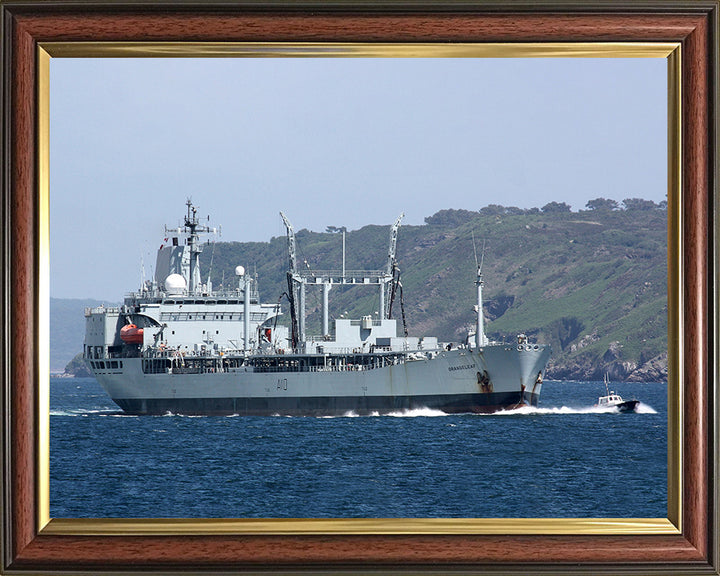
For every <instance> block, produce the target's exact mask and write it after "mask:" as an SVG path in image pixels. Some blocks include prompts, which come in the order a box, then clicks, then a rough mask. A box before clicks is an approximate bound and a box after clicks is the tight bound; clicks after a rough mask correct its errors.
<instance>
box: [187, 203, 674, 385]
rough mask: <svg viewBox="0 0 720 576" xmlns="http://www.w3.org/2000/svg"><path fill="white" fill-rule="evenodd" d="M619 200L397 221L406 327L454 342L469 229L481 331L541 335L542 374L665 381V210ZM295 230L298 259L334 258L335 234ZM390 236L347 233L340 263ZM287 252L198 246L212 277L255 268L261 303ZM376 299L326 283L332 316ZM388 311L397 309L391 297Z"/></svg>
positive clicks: (273, 246)
mask: <svg viewBox="0 0 720 576" xmlns="http://www.w3.org/2000/svg"><path fill="white" fill-rule="evenodd" d="M623 205H624V208H623V209H620V208H618V207H617V203H615V202H613V201H612V200H604V199H598V200H596V201H592V202H590V203H588V208H589V209H588V210H583V211H579V212H570V211H569V207H567V206H566V205H564V204H557V203H550V204H548V205H546V206H545V207H543V209H542V210H538V209H533V210H522V209H518V208H506V207H502V206H498V205H491V206H487V207H485V208H483V209H481V210H480V211H478V212H471V211H467V210H443V211H441V212H438V213H437V214H435V215H433V216H430V217H428V218H426V223H425V224H424V225H422V226H404V227H401V228H400V234H399V237H398V245H397V261H398V265H399V267H400V269H401V280H402V284H403V295H404V308H405V315H406V321H407V325H408V330H409V332H410V334H416V335H422V334H429V335H437V336H438V337H439V338H440V339H442V340H453V341H461V340H464V338H465V334H466V331H467V328H468V326H469V325H470V324H471V323H472V322H473V314H474V313H473V305H474V304H475V298H476V296H475V294H476V292H475V286H474V280H475V275H476V268H475V256H474V250H473V236H474V238H475V239H476V241H475V244H476V245H477V246H478V253H479V252H480V247H481V246H482V244H483V240H484V242H485V246H486V248H485V257H484V267H483V276H484V280H485V289H484V295H485V307H484V309H485V316H486V319H487V325H486V331H487V332H488V334H489V336H490V337H491V338H494V339H498V340H502V339H506V340H512V339H514V338H515V336H516V335H517V334H518V333H519V332H524V333H526V334H528V335H529V336H531V338H532V339H535V340H537V341H538V342H541V343H550V344H551V345H552V347H553V356H552V360H551V363H550V365H549V369H548V376H549V377H550V378H558V379H580V380H589V379H601V378H602V376H603V374H604V373H605V372H609V373H610V376H611V378H613V379H616V380H661V379H665V378H666V372H667V295H666V292H667V240H666V237H667V223H666V216H667V215H666V211H665V209H664V206H662V205H655V204H654V203H652V202H647V201H643V200H635V199H633V200H626V201H624V202H623ZM393 216H394V215H390V216H388V218H387V219H390V218H392V217H393ZM328 230H337V229H336V228H334V227H332V226H329V227H328ZM296 238H297V244H298V261H299V262H298V265H301V266H303V267H306V268H309V269H314V270H326V269H339V268H340V267H341V264H342V239H341V234H339V233H337V232H334V231H330V232H311V231H308V230H300V231H299V232H297V234H296ZM388 241H389V227H388V226H375V225H372V226H365V227H363V228H361V229H360V230H354V231H349V232H348V233H347V235H346V268H347V269H348V270H351V269H376V268H383V267H384V266H385V264H386V259H387V247H388ZM211 261H212V268H211V269H210V264H211ZM287 261H288V257H287V242H286V239H285V238H284V237H278V238H273V239H272V240H271V241H270V242H258V243H218V244H216V245H215V246H214V247H208V248H207V249H206V250H205V251H204V252H203V254H202V256H201V262H202V265H203V270H204V271H207V270H209V269H210V272H211V278H212V281H213V284H214V285H215V287H218V286H219V285H220V284H221V283H223V282H224V284H225V285H226V286H228V285H232V284H233V283H234V282H235V281H236V279H235V277H234V269H235V266H237V265H239V264H241V265H243V266H245V267H246V268H247V269H248V270H249V271H251V272H253V273H254V272H257V274H258V278H259V288H260V291H261V297H262V299H263V301H265V302H274V301H277V300H278V299H279V298H280V296H281V294H282V293H283V292H284V291H285V290H286V281H285V272H286V270H287ZM320 304H321V293H320V290H319V289H318V290H312V289H311V290H308V297H307V312H308V330H309V331H310V332H313V331H317V330H318V326H319V322H320ZM283 305H284V308H285V309H287V302H284V304H283ZM378 306H379V295H378V294H377V293H376V291H375V290H368V289H362V288H351V287H337V286H336V287H334V288H333V289H332V290H331V292H330V314H331V316H333V317H337V316H340V315H341V314H343V315H346V316H348V315H349V316H352V317H358V316H359V315H362V314H371V313H373V312H374V311H375V310H377V308H378ZM393 315H394V316H395V317H399V315H400V306H399V301H398V300H396V302H395V305H394V308H393Z"/></svg>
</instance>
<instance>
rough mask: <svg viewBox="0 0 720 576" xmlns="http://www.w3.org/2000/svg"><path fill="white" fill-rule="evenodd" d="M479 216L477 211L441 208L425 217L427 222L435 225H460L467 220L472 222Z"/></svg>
mask: <svg viewBox="0 0 720 576" xmlns="http://www.w3.org/2000/svg"><path fill="white" fill-rule="evenodd" d="M475 216H477V212H471V211H470V210H453V209H448V210H440V211H439V212H436V213H435V214H433V215H432V216H428V217H426V218H425V224H430V225H434V226H460V225H462V224H465V223H466V222H470V220H472V219H473V218H475Z"/></svg>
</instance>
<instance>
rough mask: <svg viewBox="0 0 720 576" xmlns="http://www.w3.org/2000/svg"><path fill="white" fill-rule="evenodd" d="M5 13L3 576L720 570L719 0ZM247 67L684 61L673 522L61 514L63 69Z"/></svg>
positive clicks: (671, 133)
mask: <svg viewBox="0 0 720 576" xmlns="http://www.w3.org/2000/svg"><path fill="white" fill-rule="evenodd" d="M1 9H2V19H3V30H4V31H5V34H4V36H3V40H2V42H3V44H2V50H3V52H2V62H3V76H2V77H3V83H2V86H3V90H2V94H3V96H2V105H3V116H2V118H3V140H2V146H3V159H4V162H3V167H2V170H3V178H2V185H3V200H4V204H3V207H4V211H3V220H4V221H3V229H4V231H5V232H4V235H3V251H2V254H3V262H4V266H3V275H4V278H3V286H4V292H3V312H2V314H3V320H4V322H3V326H4V327H5V337H4V338H3V344H4V346H3V367H4V371H3V392H4V395H3V402H4V406H3V418H4V425H3V428H2V430H3V436H2V447H3V467H2V474H3V476H2V480H3V486H4V502H3V504H4V506H3V510H4V511H5V512H4V516H3V539H2V545H3V569H4V570H7V571H11V572H13V573H23V572H38V571H43V572H49V573H52V572H53V571H58V572H59V571H73V570H75V571H77V570H85V571H92V572H93V573H100V572H103V571H113V572H117V571H121V572H132V571H133V570H137V569H142V570H151V571H152V570H158V571H163V572H164V573H167V572H178V573H180V572H183V571H188V570H190V571H197V572H210V571H212V572H218V571H223V572H234V571H242V572H268V571H271V572H285V571H309V572H316V571H318V570H323V571H328V570H330V571H335V570H337V571H358V572H362V571H367V570H371V569H372V570H380V571H385V572H400V571H405V570H407V569H408V568H412V569H417V570H419V571H423V570H425V571H427V570H435V571H437V570H440V571H443V572H452V571H472V572H476V573H483V572H493V571H497V570H502V571H503V572H508V573H523V574H526V573H532V572H533V571H538V572H540V571H543V572H547V571H548V570H550V571H553V570H557V571H558V572H572V573H576V572H577V573H590V572H592V573H602V572H607V573H612V572H617V571H618V570H626V569H630V570H634V571H643V572H658V573H660V572H661V571H663V570H665V571H666V570H667V566H668V565H670V566H672V568H673V569H677V570H678V571H680V572H698V573H700V572H702V573H717V572H718V549H717V546H718V545H717V525H718V517H717V515H718V512H717V507H716V505H715V502H716V501H717V496H718V494H717V486H716V483H715V482H713V481H712V480H711V479H712V478H714V473H715V471H716V469H717V462H716V458H717V453H716V446H717V382H716V370H717V366H716V358H715V354H714V352H713V350H714V346H715V338H716V336H715V335H716V328H717V326H716V321H717V300H716V299H717V294H716V292H717V290H716V286H715V282H716V262H715V260H714V255H715V254H716V250H717V246H716V244H715V243H716V237H715V233H716V232H715V226H716V224H715V218H716V214H715V211H714V210H715V207H714V198H713V194H714V193H715V188H716V184H717V183H716V177H717V168H718V166H717V163H718V157H717V144H716V126H715V125H714V124H713V122H715V121H716V119H717V102H716V96H715V94H716V91H717V46H716V41H715V40H716V39H717V37H718V36H717V33H718V30H717V26H718V24H717V9H718V5H717V2H705V3H703V2H668V3H666V4H663V9H662V10H657V9H654V8H652V7H650V6H647V7H646V6H633V9H632V10H628V9H627V7H626V6H624V5H619V4H618V5H610V6H608V5H605V4H603V5H594V4H592V3H577V4H571V3H557V2H556V3H544V4H543V3H541V4H537V5H534V6H533V7H532V8H528V7H526V6H522V5H515V4H505V3H483V4H481V5H467V4H453V3H450V4H437V3H420V4H417V5H412V6H411V5H407V6H402V7H398V6H394V5H384V4H378V3H375V2H373V3H341V4H338V5H325V4H313V3H266V4H248V3H243V2H237V3H234V2H231V3H218V4H207V3H202V4H194V3H182V4H177V5H175V4H168V3H156V4H147V3H138V4H134V3H132V2H131V3H123V4H114V3H98V2H92V1H88V2H84V1H83V2H78V3H76V4H72V5H68V4H65V3H62V2H57V3H56V2H52V1H50V2H47V1H46V2H40V1H37V2H32V1H31V2H12V1H10V2H3V3H2V5H1ZM241 56H245V57H247V56H254V57H259V58H266V59H267V58H276V57H284V58H296V57H323V58H332V59H333V60H334V61H336V62H339V64H338V65H340V66H342V65H343V64H342V63H343V62H344V61H347V60H349V59H354V58H410V57H424V58H433V59H440V60H442V59H443V58H463V59H468V58H470V59H472V58H500V59H505V60H506V61H508V62H509V60H508V59H509V58H518V57H527V58H537V57H548V58H550V57H552V58H577V57H591V58H633V57H642V58H648V57H650V58H656V59H660V60H661V61H664V62H666V65H667V79H668V81H667V100H668V114H667V121H668V123H667V133H668V146H667V148H668V196H667V222H668V235H667V238H668V255H669V258H668V271H669V274H668V289H667V304H668V305H667V307H668V410H667V414H668V423H667V424H668V426H667V430H668V433H667V438H668V467H667V483H668V491H667V502H668V513H667V518H654V517H652V518H625V519H622V518H620V519H618V518H610V519H598V518H543V519H525V518H504V519H482V518H383V519H372V518H361V519H357V518H355V519H350V518H347V519H343V518H315V519H302V520H301V519H279V518H278V519H263V518H254V519H244V520H240V519H238V520H232V519H216V518H213V519H211V518H203V519H182V520H177V519H175V520H169V519H157V518H156V519H136V518H132V516H133V515H132V513H130V514H129V515H128V516H130V517H128V518H118V519H103V518H89V519H57V518H51V510H50V495H49V457H48V455H49V445H50V441H49V430H50V427H49V371H50V370H49V362H48V341H49V299H50V291H49V284H50V280H51V276H50V270H51V267H50V265H49V257H50V255H51V250H50V243H51V239H50V236H49V223H50V218H51V212H50V210H49V203H50V202H51V201H52V200H51V191H50V190H51V183H50V171H49V167H50V164H49V149H50V139H49V137H48V135H49V133H50V115H49V102H50V101H51V97H52V94H51V91H50V67H51V61H52V59H64V58H88V57H93V58H103V59H108V61H110V60H109V59H116V58H144V57H163V58H178V57H180V58H189V57H192V58H218V57H223V58H233V57H235V58H237V57H241ZM343 59H345V60H343ZM100 62H101V61H100ZM190 114H192V112H190ZM273 209H274V208H273ZM188 214H189V213H188ZM168 216H169V217H172V214H169V213H168ZM167 223H170V222H167ZM338 223H339V224H341V225H342V224H343V223H342V222H338ZM299 224H300V226H302V225H303V224H302V223H301V222H299ZM328 224H330V223H328ZM288 228H290V227H289V226H288ZM343 275H344V269H343ZM123 288H125V287H123ZM478 326H479V324H478ZM479 332H480V329H478V333H479ZM390 515H393V514H390Z"/></svg>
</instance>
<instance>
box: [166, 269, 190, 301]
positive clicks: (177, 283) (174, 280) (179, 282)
mask: <svg viewBox="0 0 720 576" xmlns="http://www.w3.org/2000/svg"><path fill="white" fill-rule="evenodd" d="M186 288H187V282H185V278H184V277H183V276H181V275H180V274H170V276H168V277H167V278H165V290H166V291H167V293H168V294H170V295H172V296H178V295H180V294H182V293H183V292H185V289H186Z"/></svg>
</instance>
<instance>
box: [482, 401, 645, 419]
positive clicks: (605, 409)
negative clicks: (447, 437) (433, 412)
mask: <svg viewBox="0 0 720 576" xmlns="http://www.w3.org/2000/svg"><path fill="white" fill-rule="evenodd" d="M636 412H637V413H638V414H657V412H656V411H655V410H654V409H653V408H652V407H650V406H648V405H647V404H643V403H642V402H641V403H640V404H639V405H638V408H637V411H636ZM618 413H619V411H618V409H617V408H615V407H613V406H580V407H575V408H571V407H569V406H560V407H556V406H555V407H550V408H539V407H537V406H521V407H520V408H513V409H510V410H500V411H499V412H494V413H492V414H483V416H526V415H536V414H539V415H542V414H560V415H562V414H618Z"/></svg>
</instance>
